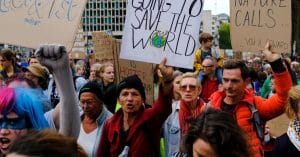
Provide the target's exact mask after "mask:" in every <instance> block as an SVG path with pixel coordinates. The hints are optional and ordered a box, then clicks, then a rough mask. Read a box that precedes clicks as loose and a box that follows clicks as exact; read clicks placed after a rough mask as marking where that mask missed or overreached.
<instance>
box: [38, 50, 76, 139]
mask: <svg viewBox="0 0 300 157" xmlns="http://www.w3.org/2000/svg"><path fill="white" fill-rule="evenodd" d="M35 55H36V57H37V58H38V60H39V61H40V62H41V64H42V65H44V66H46V67H47V68H48V69H49V70H50V71H51V72H52V73H53V77H54V80H55V83H56V86H57V89H58V93H59V95H60V103H59V104H60V114H59V124H56V125H58V126H59V133H61V134H63V135H65V136H72V137H74V138H77V137H78V135H79V131H80V117H79V109H78V105H77V103H78V100H77V97H76V94H75V88H74V84H73V77H72V71H71V68H70V65H69V59H68V54H67V52H66V49H65V47H64V46H61V45H50V44H48V45H42V46H40V47H39V48H38V49H37V51H36V52H35ZM56 118H57V117H54V119H56Z"/></svg>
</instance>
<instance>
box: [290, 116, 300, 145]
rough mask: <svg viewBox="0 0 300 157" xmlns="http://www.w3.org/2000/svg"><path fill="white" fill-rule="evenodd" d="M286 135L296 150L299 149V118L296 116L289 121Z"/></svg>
mask: <svg viewBox="0 0 300 157" xmlns="http://www.w3.org/2000/svg"><path fill="white" fill-rule="evenodd" d="M287 135H288V137H289V139H290V141H291V142H292V143H293V145H294V146H295V147H296V148H297V150H298V151H300V119H298V118H296V119H295V120H293V121H291V122H290V124H289V127H288V130H287Z"/></svg>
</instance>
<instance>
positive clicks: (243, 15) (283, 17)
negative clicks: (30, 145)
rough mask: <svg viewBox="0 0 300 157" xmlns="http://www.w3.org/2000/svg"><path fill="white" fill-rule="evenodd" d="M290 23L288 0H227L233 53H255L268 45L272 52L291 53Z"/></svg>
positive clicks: (289, 3)
mask: <svg viewBox="0 0 300 157" xmlns="http://www.w3.org/2000/svg"><path fill="white" fill-rule="evenodd" d="M291 21H292V18H291V0H230V36H231V44H232V47H233V49H234V51H242V52H258V51H260V50H263V49H264V46H265V44H266V43H267V42H268V41H269V42H270V44H271V45H272V50H273V51H274V52H290V50H291V32H292V31H291V29H292V24H291Z"/></svg>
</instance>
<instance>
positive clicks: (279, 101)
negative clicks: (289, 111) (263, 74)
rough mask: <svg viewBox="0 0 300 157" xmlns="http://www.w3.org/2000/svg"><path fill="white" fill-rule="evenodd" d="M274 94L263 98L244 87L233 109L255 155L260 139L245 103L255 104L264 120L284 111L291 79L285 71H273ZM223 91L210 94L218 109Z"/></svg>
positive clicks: (223, 95) (259, 155)
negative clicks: (241, 95)
mask: <svg viewBox="0 0 300 157" xmlns="http://www.w3.org/2000/svg"><path fill="white" fill-rule="evenodd" d="M274 78H275V84H276V87H275V88H276V94H275V95H274V96H272V97H271V98H269V99H263V98H262V97H260V96H255V95H254V92H253V90H252V89H245V92H244V98H243V100H241V101H240V102H239V103H238V104H237V106H236V108H235V110H234V118H235V119H236V120H237V122H238V124H239V126H240V127H241V128H242V129H243V130H244V131H245V133H246V134H247V135H248V141H249V142H248V143H249V145H250V149H251V150H252V152H253V153H254V156H255V157H261V153H260V151H261V150H262V147H261V141H260V140H259V138H258V136H257V135H256V130H255V128H254V126H253V123H252V122H251V120H250V119H251V111H250V109H249V107H248V106H247V104H251V105H255V106H256V108H257V110H258V112H259V115H260V118H261V119H262V121H264V122H266V121H268V120H270V119H273V118H275V117H277V116H279V115H280V114H282V113H283V112H284V107H285V101H286V100H287V97H288V91H289V89H290V88H291V86H292V80H291V78H290V76H289V74H288V72H287V71H285V72H283V73H279V74H278V73H274ZM225 96H226V95H225V93H224V92H220V91H217V92H215V93H214V94H213V95H211V97H210V100H211V106H212V107H213V108H216V109H220V107H221V103H222V100H223V99H224V98H225Z"/></svg>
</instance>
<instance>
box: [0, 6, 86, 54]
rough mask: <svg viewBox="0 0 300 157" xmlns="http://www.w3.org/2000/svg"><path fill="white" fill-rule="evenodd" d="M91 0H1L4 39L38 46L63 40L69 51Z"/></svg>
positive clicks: (7, 42)
mask: <svg viewBox="0 0 300 157" xmlns="http://www.w3.org/2000/svg"><path fill="white" fill-rule="evenodd" d="M86 2H87V0H30V1H25V0H22V1H21V0H9V1H8V0H7V1H3V0H2V1H0V21H1V29H0V34H1V35H0V42H1V43H6V44H12V45H19V46H24V47H29V48H37V47H38V46H39V45H40V44H45V43H59V44H63V45H65V46H66V48H67V50H68V52H70V51H71V48H72V46H73V42H74V37H75V33H76V31H77V25H78V24H79V21H80V19H81V16H82V12H83V10H84V8H85V5H86Z"/></svg>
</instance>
